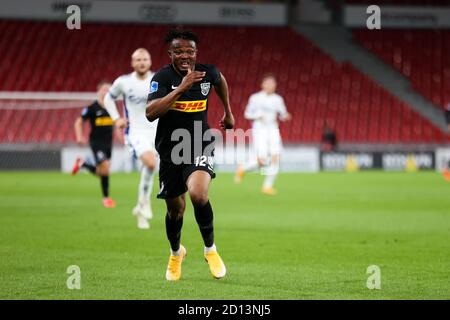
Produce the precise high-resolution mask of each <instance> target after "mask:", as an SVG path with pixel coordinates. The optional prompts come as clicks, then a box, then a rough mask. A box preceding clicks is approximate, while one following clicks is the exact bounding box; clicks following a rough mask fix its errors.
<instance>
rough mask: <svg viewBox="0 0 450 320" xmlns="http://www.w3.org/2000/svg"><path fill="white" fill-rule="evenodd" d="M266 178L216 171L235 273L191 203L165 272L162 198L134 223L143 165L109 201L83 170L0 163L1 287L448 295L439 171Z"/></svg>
mask: <svg viewBox="0 0 450 320" xmlns="http://www.w3.org/2000/svg"><path fill="white" fill-rule="evenodd" d="M261 180H262V177H261V176H259V175H258V174H253V175H248V176H246V178H245V179H244V181H243V184H242V185H239V186H236V185H234V183H233V182H232V175H230V174H220V173H219V174H218V176H217V179H215V180H214V181H213V183H212V187H211V192H210V199H211V203H212V206H213V208H214V212H215V231H216V244H217V247H218V249H219V252H220V254H221V256H222V258H223V259H224V262H225V264H226V265H227V269H228V274H227V277H226V278H224V279H222V280H214V279H213V278H212V277H211V275H210V273H209V270H208V266H207V264H206V263H205V261H204V259H203V256H202V250H203V246H202V241H201V236H200V233H199V231H198V229H197V225H196V223H195V220H194V215H193V210H192V206H191V205H190V203H189V205H188V207H187V211H186V215H185V222H184V228H183V234H182V243H183V244H184V245H185V246H186V248H187V249H188V256H187V258H186V260H185V262H184V264H183V275H182V280H181V281H178V282H175V283H169V282H167V281H166V280H165V278H164V274H165V269H166V265H167V261H168V256H169V247H168V242H167V240H166V236H165V228H164V214H165V209H164V202H163V201H161V200H153V208H154V213H155V218H154V219H153V220H152V221H151V229H150V230H148V231H143V230H138V229H137V227H136V221H135V219H134V217H133V216H132V215H131V209H132V207H133V205H134V203H135V201H136V194H137V185H138V175H137V174H136V173H135V174H114V175H113V176H112V181H111V186H112V196H113V197H114V199H115V200H116V201H117V203H118V206H117V208H115V209H104V208H103V207H102V206H101V201H100V188H99V181H98V180H96V179H94V178H93V177H91V176H89V175H88V174H80V175H78V176H76V177H71V176H70V175H67V174H61V173H56V172H54V173H52V172H50V173H48V172H36V173H33V172H23V173H22V172H20V173H18V172H14V173H0V298H2V299H6V298H8V299H450V183H446V182H445V181H444V180H443V178H442V177H441V175H439V174H437V173H434V172H433V173H431V172H429V173H383V172H366V173H353V174H348V173H320V174H286V173H284V174H281V175H280V176H279V178H278V180H277V182H276V185H277V188H278V191H279V195H277V196H275V197H269V196H264V195H262V194H260V193H259V188H260V184H261ZM155 185H156V183H155ZM155 191H156V187H155ZM154 195H155V193H154ZM154 195H153V196H154ZM70 265H77V266H79V267H80V270H81V289H80V290H69V289H68V288H67V286H66V280H67V278H68V277H69V274H67V273H66V270H67V267H68V266H70ZM369 265H377V266H379V267H380V269H381V290H369V289H367V287H366V281H367V278H368V277H369V275H368V274H366V270H367V267H368V266H369Z"/></svg>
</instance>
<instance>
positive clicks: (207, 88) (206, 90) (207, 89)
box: [200, 82, 211, 96]
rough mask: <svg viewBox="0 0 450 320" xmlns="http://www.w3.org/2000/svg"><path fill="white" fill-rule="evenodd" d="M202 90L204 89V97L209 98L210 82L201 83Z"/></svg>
mask: <svg viewBox="0 0 450 320" xmlns="http://www.w3.org/2000/svg"><path fill="white" fill-rule="evenodd" d="M200 88H201V89H202V95H204V96H207V95H208V93H209V89H210V88H211V83H210V82H205V83H200Z"/></svg>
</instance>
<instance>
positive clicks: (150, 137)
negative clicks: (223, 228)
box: [105, 48, 158, 229]
mask: <svg viewBox="0 0 450 320" xmlns="http://www.w3.org/2000/svg"><path fill="white" fill-rule="evenodd" d="M151 65H152V61H151V57H150V53H149V52H148V51H147V50H146V49H143V48H139V49H137V50H136V51H134V53H133V54H132V56H131V66H132V67H133V69H134V72H132V73H129V74H126V75H123V76H121V77H119V78H117V79H116V81H114V83H113V85H112V86H111V88H110V89H109V92H108V93H107V94H106V96H105V107H106V109H107V110H108V112H109V114H110V115H111V118H112V119H113V120H114V122H115V124H116V126H118V127H119V128H125V142H126V144H127V145H128V147H129V148H130V151H131V152H132V153H133V155H134V156H135V157H137V158H138V159H140V160H141V161H142V168H141V180H140V182H139V189H138V201H137V204H136V206H135V207H134V209H133V214H134V215H135V216H136V218H137V221H138V228H140V229H148V228H150V224H149V222H148V220H149V219H151V218H152V217H153V213H152V209H151V203H150V197H151V193H152V189H153V173H154V171H155V169H156V165H157V154H156V151H155V134H156V126H157V124H158V122H157V121H156V122H153V123H150V122H149V121H148V120H147V118H146V117H145V108H146V105H147V95H148V92H149V88H150V80H151V79H152V77H153V73H152V72H151V71H150V67H151ZM121 95H123V101H124V106H125V117H126V118H122V117H120V115H119V112H118V111H117V106H116V103H115V99H117V98H118V97H119V96H121Z"/></svg>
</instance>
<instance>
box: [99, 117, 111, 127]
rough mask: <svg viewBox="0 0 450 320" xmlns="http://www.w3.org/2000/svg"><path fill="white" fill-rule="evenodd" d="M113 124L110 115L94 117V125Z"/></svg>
mask: <svg viewBox="0 0 450 320" xmlns="http://www.w3.org/2000/svg"><path fill="white" fill-rule="evenodd" d="M113 124H114V121H113V120H112V119H111V117H98V118H97V119H95V125H96V126H98V127H101V126H112V125H113Z"/></svg>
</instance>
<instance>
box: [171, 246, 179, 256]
mask: <svg viewBox="0 0 450 320" xmlns="http://www.w3.org/2000/svg"><path fill="white" fill-rule="evenodd" d="M170 254H171V255H173V256H177V257H178V256H179V255H180V254H181V246H180V248H179V249H178V250H177V251H173V250H172V249H170Z"/></svg>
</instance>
